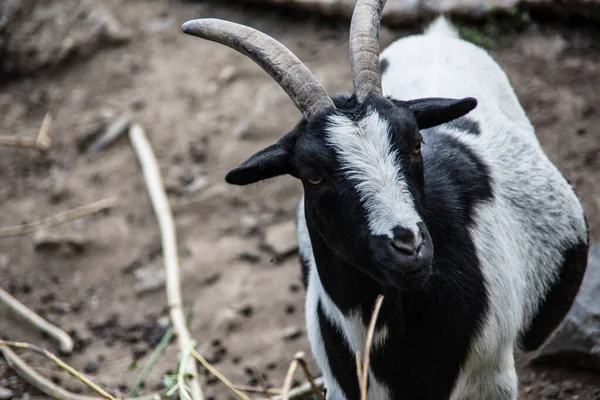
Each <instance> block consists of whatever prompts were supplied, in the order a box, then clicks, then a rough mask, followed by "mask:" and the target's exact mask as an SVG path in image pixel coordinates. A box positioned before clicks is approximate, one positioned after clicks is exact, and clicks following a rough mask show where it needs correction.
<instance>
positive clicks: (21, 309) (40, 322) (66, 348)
mask: <svg viewBox="0 0 600 400" xmlns="http://www.w3.org/2000/svg"><path fill="white" fill-rule="evenodd" d="M0 303H4V304H6V305H7V306H8V308H9V309H10V310H11V311H12V312H14V313H15V314H17V315H18V316H20V317H22V318H23V319H25V320H27V321H28V322H30V323H31V324H32V325H34V326H35V327H36V328H38V329H39V330H41V331H42V332H44V333H47V334H48V335H49V336H51V337H52V338H54V339H55V340H56V341H57V342H58V345H59V348H60V351H61V352H63V353H70V352H71V351H73V339H71V336H69V334H68V333H67V332H65V331H63V330H62V329H60V328H59V327H57V326H54V325H52V324H51V323H50V322H48V321H46V320H45V319H44V318H42V317H40V316H39V315H37V314H36V313H34V312H33V311H31V310H30V309H29V308H27V307H26V306H25V305H23V304H22V303H21V302H19V300H17V299H15V298H14V297H13V296H11V295H10V293H8V292H7V291H5V290H4V289H2V288H1V287H0Z"/></svg>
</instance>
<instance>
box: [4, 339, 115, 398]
mask: <svg viewBox="0 0 600 400" xmlns="http://www.w3.org/2000/svg"><path fill="white" fill-rule="evenodd" d="M8 347H14V348H16V349H28V350H32V351H34V352H36V353H38V354H41V355H43V356H44V357H46V358H47V359H49V360H50V361H52V362H54V363H55V364H56V365H58V366H59V367H60V368H62V369H64V370H65V371H67V372H68V373H69V374H71V375H73V376H74V377H75V378H77V379H79V380H80V381H81V382H83V383H84V384H85V385H87V386H89V387H90V388H92V389H93V390H94V391H95V392H96V393H98V394H99V395H100V396H102V397H104V398H106V399H109V400H117V399H116V398H115V397H114V396H113V395H111V394H110V393H108V392H107V391H106V390H104V389H102V388H101V387H100V386H98V385H96V384H95V383H94V382H92V381H91V380H89V379H88V378H86V377H85V376H83V375H82V374H81V373H80V372H78V371H77V370H76V369H75V368H73V367H71V366H70V365H69V364H67V363H66V362H64V361H63V360H61V359H60V358H58V357H56V356H55V355H54V354H52V353H50V352H49V351H48V350H46V349H42V348H41V347H38V346H36V345H33V344H30V343H24V342H9V341H5V340H0V349H2V350H3V351H4V349H5V348H8Z"/></svg>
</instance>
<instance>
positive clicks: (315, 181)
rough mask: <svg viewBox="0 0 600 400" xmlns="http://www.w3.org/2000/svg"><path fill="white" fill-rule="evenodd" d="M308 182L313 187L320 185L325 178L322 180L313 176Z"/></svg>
mask: <svg viewBox="0 0 600 400" xmlns="http://www.w3.org/2000/svg"><path fill="white" fill-rule="evenodd" d="M308 181H309V182H310V183H312V184H313V185H318V184H319V183H321V182H322V181H323V178H321V177H320V176H311V177H310V178H308Z"/></svg>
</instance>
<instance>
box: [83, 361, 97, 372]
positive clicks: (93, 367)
mask: <svg viewBox="0 0 600 400" xmlns="http://www.w3.org/2000/svg"><path fill="white" fill-rule="evenodd" d="M83 372H85V373H86V374H95V373H96V372H98V363H96V362H94V361H90V362H89V363H87V364H86V365H85V367H83Z"/></svg>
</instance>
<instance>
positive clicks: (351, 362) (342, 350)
mask: <svg viewBox="0 0 600 400" xmlns="http://www.w3.org/2000/svg"><path fill="white" fill-rule="evenodd" d="M317 315H318V318H319V328H320V329H321V337H322V338H323V346H324V347H325V354H327V359H328V362H329V368H330V369H331V371H332V373H333V375H334V376H335V379H336V381H337V382H338V385H339V386H340V388H341V389H342V391H343V392H344V394H345V395H346V399H348V400H358V399H360V389H359V386H358V379H357V375H356V369H355V365H356V361H355V358H354V357H355V356H354V354H352V350H351V349H350V347H348V344H347V342H346V339H345V338H344V336H342V335H341V334H340V332H339V331H338V329H337V328H336V327H335V326H333V325H332V324H331V322H329V320H328V319H327V317H326V316H325V314H324V312H323V307H322V306H321V302H319V303H318V304H317ZM327 397H328V398H329V397H330V396H327Z"/></svg>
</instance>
